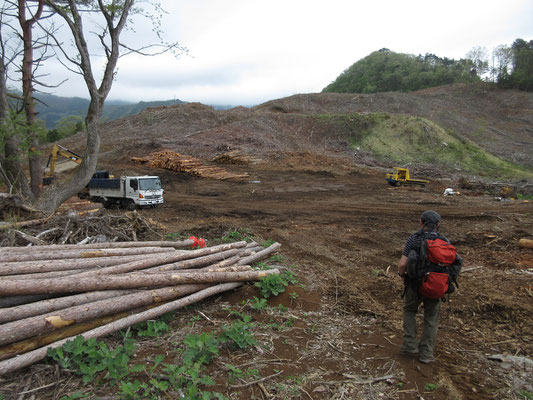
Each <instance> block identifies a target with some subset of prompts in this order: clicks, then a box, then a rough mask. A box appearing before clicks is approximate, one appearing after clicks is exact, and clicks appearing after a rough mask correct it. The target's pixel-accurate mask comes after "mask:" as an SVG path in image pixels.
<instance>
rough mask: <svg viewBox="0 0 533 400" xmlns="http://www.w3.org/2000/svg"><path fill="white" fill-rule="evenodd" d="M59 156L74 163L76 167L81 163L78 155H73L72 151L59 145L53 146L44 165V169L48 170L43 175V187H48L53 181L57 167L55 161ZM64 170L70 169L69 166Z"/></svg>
mask: <svg viewBox="0 0 533 400" xmlns="http://www.w3.org/2000/svg"><path fill="white" fill-rule="evenodd" d="M59 156H61V157H64V158H66V159H68V160H70V161H72V162H75V163H76V164H78V165H80V164H81V162H82V158H81V156H80V155H78V154H76V153H74V152H73V151H70V150H69V149H67V148H65V147H63V146H61V145H59V144H54V145H53V146H52V150H51V152H50V156H49V157H48V162H47V163H46V168H48V170H47V171H46V172H45V173H44V176H43V185H49V184H51V183H52V182H53V181H54V179H55V177H56V175H55V172H56V166H57V159H58V158H59ZM72 166H74V165H72ZM66 169H70V166H69V168H66Z"/></svg>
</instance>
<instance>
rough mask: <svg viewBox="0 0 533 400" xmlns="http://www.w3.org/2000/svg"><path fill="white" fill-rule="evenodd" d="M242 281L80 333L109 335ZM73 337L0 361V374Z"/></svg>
mask: <svg viewBox="0 0 533 400" xmlns="http://www.w3.org/2000/svg"><path fill="white" fill-rule="evenodd" d="M241 285H242V283H225V284H220V285H216V286H212V287H209V288H207V289H204V290H201V291H199V292H196V293H194V294H191V295H189V296H186V297H183V298H182V299H178V300H174V301H172V302H169V303H166V304H164V305H161V306H159V307H156V308H153V309H150V310H147V311H144V312H141V313H138V314H135V315H131V316H129V317H126V318H122V319H119V320H117V321H114V322H111V323H109V324H107V325H104V326H101V327H99V328H95V329H92V330H90V331H88V332H85V333H83V334H82V336H83V337H84V338H85V339H90V338H98V337H102V336H105V335H109V334H111V333H113V332H117V331H119V330H121V329H125V328H127V327H129V326H131V325H134V324H138V323H140V322H144V321H147V320H149V319H154V318H158V317H160V316H161V315H163V314H166V313H168V312H171V311H175V310H177V309H180V308H183V307H186V306H188V305H190V304H194V303H196V302H198V301H201V300H203V299H205V298H207V297H210V296H214V295H216V294H219V293H223V292H226V291H228V290H232V289H235V288H237V287H239V286H241ZM72 339H73V337H70V338H67V339H63V340H60V341H56V342H54V343H52V344H50V345H48V346H44V347H41V348H39V349H36V350H33V351H31V352H28V353H26V354H22V355H19V356H17V357H13V358H10V359H8V360H5V361H2V362H0V376H3V375H5V374H7V373H9V372H13V371H16V370H18V369H21V368H24V367H27V366H29V365H31V364H34V363H36V362H38V361H40V360H42V359H43V358H45V357H46V354H47V351H48V349H49V348H57V347H60V346H62V345H63V344H65V343H66V342H67V341H68V340H72Z"/></svg>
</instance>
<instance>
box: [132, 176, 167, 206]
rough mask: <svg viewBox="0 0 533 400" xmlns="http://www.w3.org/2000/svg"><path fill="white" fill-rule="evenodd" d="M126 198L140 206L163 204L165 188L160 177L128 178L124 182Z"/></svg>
mask: <svg viewBox="0 0 533 400" xmlns="http://www.w3.org/2000/svg"><path fill="white" fill-rule="evenodd" d="M124 185H125V192H126V197H127V198H131V199H134V201H135V204H137V205H139V206H151V205H154V206H155V205H159V204H163V188H162V186H161V179H159V177H158V176H127V177H125V181H124Z"/></svg>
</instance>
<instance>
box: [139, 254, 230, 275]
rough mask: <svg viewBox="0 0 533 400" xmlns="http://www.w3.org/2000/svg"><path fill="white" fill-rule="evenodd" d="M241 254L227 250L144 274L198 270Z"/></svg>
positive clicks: (147, 270)
mask: <svg viewBox="0 0 533 400" xmlns="http://www.w3.org/2000/svg"><path fill="white" fill-rule="evenodd" d="M240 252H241V249H231V250H226V251H223V252H220V253H215V254H210V255H208V256H203V257H197V258H192V259H190V260H184V261H179V262H175V263H170V264H165V265H162V266H159V267H154V268H148V269H145V270H144V271H142V272H144V273H148V274H154V273H156V274H157V273H159V272H167V271H175V270H184V269H190V268H197V267H201V266H206V265H210V264H213V263H214V262H216V261H220V260H224V259H226V258H230V257H233V256H235V255H238V254H239V253H240Z"/></svg>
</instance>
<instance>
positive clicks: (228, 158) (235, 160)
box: [213, 150, 255, 165]
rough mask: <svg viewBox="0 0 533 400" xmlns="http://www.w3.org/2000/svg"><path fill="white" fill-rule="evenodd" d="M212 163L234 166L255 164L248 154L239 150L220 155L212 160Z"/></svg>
mask: <svg viewBox="0 0 533 400" xmlns="http://www.w3.org/2000/svg"><path fill="white" fill-rule="evenodd" d="M213 161H214V162H216V163H218V164H234V165H246V164H250V163H252V162H255V160H253V159H252V158H251V157H250V156H249V155H248V154H245V153H243V152H242V151H239V150H232V151H229V152H227V153H222V154H219V155H217V156H216V157H215V158H213Z"/></svg>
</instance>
